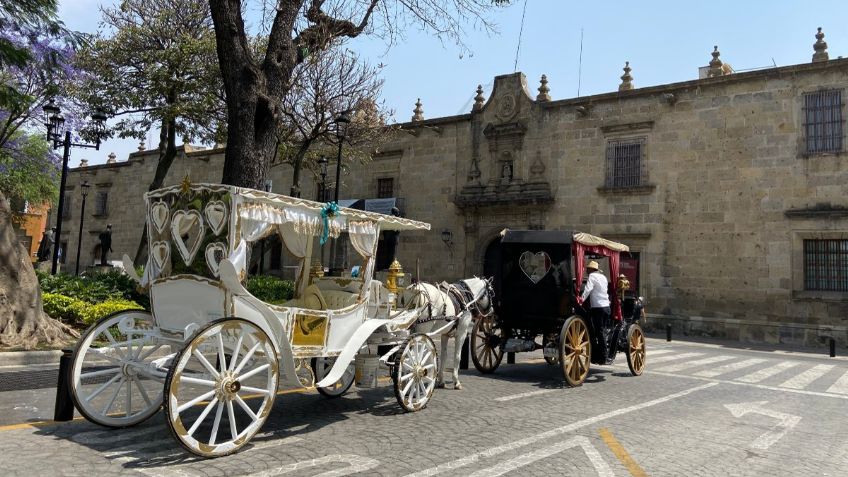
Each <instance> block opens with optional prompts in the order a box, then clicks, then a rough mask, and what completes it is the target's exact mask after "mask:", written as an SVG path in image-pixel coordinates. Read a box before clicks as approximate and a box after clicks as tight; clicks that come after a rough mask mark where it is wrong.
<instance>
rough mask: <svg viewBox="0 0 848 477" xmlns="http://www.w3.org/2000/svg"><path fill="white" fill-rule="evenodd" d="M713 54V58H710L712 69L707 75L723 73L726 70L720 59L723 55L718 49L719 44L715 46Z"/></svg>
mask: <svg viewBox="0 0 848 477" xmlns="http://www.w3.org/2000/svg"><path fill="white" fill-rule="evenodd" d="M711 55H713V59H711V60H710V70H709V72H708V73H707V76H709V77H713V76H721V75H723V74H724V71H723V70H722V68H721V66H722V62H721V60H720V59H718V57H719V56H721V52H720V51H718V45H716V46H713V52H712V53H711Z"/></svg>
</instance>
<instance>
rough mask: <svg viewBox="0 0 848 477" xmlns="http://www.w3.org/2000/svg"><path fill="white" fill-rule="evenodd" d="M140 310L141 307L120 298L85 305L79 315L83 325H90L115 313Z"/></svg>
mask: <svg viewBox="0 0 848 477" xmlns="http://www.w3.org/2000/svg"><path fill="white" fill-rule="evenodd" d="M142 309H143V308H142V307H141V305H139V304H138V303H136V302H134V301H130V300H124V299H122V298H113V299H109V300H106V301H104V302H102V303H97V304H96V305H88V304H86V305H85V306H84V307H83V309H82V311H81V313H80V315H81V317H82V321H83V323H85V324H86V325H90V324H92V323H94V322H95V321H97V320H99V319H100V318H103V317H104V316H106V315H111V314H112V313H115V312H117V311H124V310H142Z"/></svg>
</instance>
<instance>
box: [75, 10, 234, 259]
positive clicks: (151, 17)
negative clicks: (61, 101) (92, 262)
mask: <svg viewBox="0 0 848 477" xmlns="http://www.w3.org/2000/svg"><path fill="white" fill-rule="evenodd" d="M102 12H103V20H102V22H101V27H102V28H104V29H105V30H106V31H107V33H108V34H107V35H104V34H101V35H98V37H97V38H96V40H95V41H94V42H92V43H91V45H90V46H89V47H88V48H85V49H83V50H82V51H81V52H80V54H79V56H78V60H77V64H78V65H79V66H80V67H81V68H82V69H84V70H85V71H86V72H87V77H86V79H85V81H84V82H82V84H81V86H80V88H79V91H81V92H82V94H83V95H86V94H90V93H91V94H96V96H92V97H90V98H86V99H87V100H88V101H89V102H99V103H100V104H102V105H103V106H106V107H108V108H109V109H110V110H111V112H112V115H113V116H114V117H116V118H117V119H118V120H117V122H116V123H114V125H113V127H112V129H111V133H112V134H117V135H118V136H119V137H122V138H127V137H135V138H138V139H143V138H145V137H146V136H147V134H148V133H149V132H150V131H151V129H155V128H158V129H159V158H158V163H157V167H156V173H155V175H154V177H153V180H152V181H151V183H150V185H149V190H154V189H158V188H160V187H162V185H163V184H164V181H165V177H166V175H167V174H168V170H169V169H170V167H171V164H172V163H173V162H174V159H175V158H176V156H177V138H178V137H181V138H183V139H184V140H196V141H198V142H200V143H206V144H211V143H216V142H222V141H223V139H224V137H225V134H226V133H225V127H226V124H225V121H224V119H225V116H224V109H225V106H224V99H223V86H222V83H221V75H220V72H219V70H218V62H217V61H216V56H215V33H214V31H213V29H212V19H211V18H210V16H209V9H208V8H207V5H206V4H205V3H203V2H198V1H196V0H123V1H121V3H120V5H118V6H116V7H112V8H106V9H103V11H102ZM146 233H147V230H146V229H145V230H144V233H143V234H142V239H141V242H140V244H139V247H138V252H137V253H136V257H135V259H136V262H140V261H141V260H142V257H143V251H144V249H145V244H146V243H147V237H146Z"/></svg>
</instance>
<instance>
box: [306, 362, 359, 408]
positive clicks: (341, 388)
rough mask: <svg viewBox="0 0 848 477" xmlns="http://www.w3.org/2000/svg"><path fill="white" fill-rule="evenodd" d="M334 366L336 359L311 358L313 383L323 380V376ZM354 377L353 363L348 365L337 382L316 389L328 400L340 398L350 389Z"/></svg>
mask: <svg viewBox="0 0 848 477" xmlns="http://www.w3.org/2000/svg"><path fill="white" fill-rule="evenodd" d="M334 364H336V358H312V369H313V370H314V371H315V381H316V382H318V381H321V380H322V379H324V376H326V375H327V373H329V372H330V370H331V369H333V365H334ZM355 377H356V369H355V367H354V365H353V363H350V364H349V365H348V367H347V369H346V370H345V372H344V374H342V377H341V378H339V380H338V381H336V382H335V383H334V384H331V385H330V386H327V387H326V388H316V389H318V392H319V393H321V394H322V395H324V396H326V397H328V398H337V397H341V395H342V394H344V393H346V392H347V390H348V389H350V386H351V385H352V384H353V379H354V378H355Z"/></svg>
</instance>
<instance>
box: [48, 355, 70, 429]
mask: <svg viewBox="0 0 848 477" xmlns="http://www.w3.org/2000/svg"><path fill="white" fill-rule="evenodd" d="M73 356H74V352H73V351H72V350H69V349H63V350H62V357H61V358H59V380H58V382H57V383H56V406H55V408H54V409H53V420H54V421H70V420H71V419H73V418H74V400H73V399H72V398H71V387H70V382H71V380H70V374H71V359H72V358H73Z"/></svg>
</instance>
